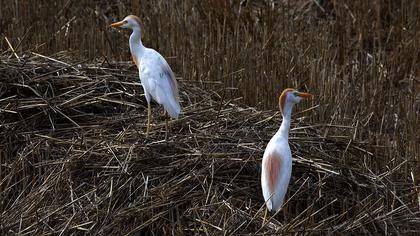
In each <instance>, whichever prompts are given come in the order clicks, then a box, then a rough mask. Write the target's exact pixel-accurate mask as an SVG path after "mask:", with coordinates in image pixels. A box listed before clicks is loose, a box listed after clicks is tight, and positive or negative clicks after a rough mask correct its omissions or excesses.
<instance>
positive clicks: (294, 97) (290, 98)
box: [279, 88, 313, 114]
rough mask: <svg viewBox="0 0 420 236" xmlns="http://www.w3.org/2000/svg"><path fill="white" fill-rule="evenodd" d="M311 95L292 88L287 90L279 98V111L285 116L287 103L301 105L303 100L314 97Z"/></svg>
mask: <svg viewBox="0 0 420 236" xmlns="http://www.w3.org/2000/svg"><path fill="white" fill-rule="evenodd" d="M312 96H313V95H312V94H310V93H304V92H299V91H297V90H295V89H292V88H286V89H284V90H283V92H282V93H281V94H280V96H279V109H280V112H281V113H282V114H283V111H284V106H285V104H286V102H292V103H293V104H296V103H299V102H300V100H301V99H302V98H308V97H312Z"/></svg>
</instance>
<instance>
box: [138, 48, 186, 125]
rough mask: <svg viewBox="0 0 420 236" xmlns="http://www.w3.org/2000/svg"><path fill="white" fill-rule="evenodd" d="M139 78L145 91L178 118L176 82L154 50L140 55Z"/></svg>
mask: <svg viewBox="0 0 420 236" xmlns="http://www.w3.org/2000/svg"><path fill="white" fill-rule="evenodd" d="M140 79H141V80H142V83H143V84H144V86H145V90H147V93H149V94H150V95H151V96H152V97H153V99H154V100H156V102H158V103H159V104H162V105H163V106H164V108H165V110H166V111H167V112H168V113H169V115H170V116H171V117H172V118H178V115H179V114H180V113H181V106H180V105H179V99H178V84H177V82H176V79H175V76H174V74H173V72H172V70H171V68H170V67H169V65H168V63H167V62H166V60H165V59H164V58H163V57H162V56H161V55H160V54H159V53H158V52H156V51H155V50H150V51H149V52H148V53H147V54H146V55H145V56H143V57H142V60H141V62H140Z"/></svg>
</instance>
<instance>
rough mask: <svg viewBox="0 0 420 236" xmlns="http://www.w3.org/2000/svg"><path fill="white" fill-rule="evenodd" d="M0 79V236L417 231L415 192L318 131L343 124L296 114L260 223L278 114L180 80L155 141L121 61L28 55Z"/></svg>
mask: <svg viewBox="0 0 420 236" xmlns="http://www.w3.org/2000/svg"><path fill="white" fill-rule="evenodd" d="M0 77H1V80H2V81H1V99H0V109H1V110H0V111H1V117H2V118H1V150H2V151H1V159H0V160H1V167H0V168H1V169H0V170H1V171H0V177H1V179H0V190H1V195H0V201H1V204H0V209H1V232H3V233H4V234H20V235H34V234H51V233H52V234H69V233H77V234H79V233H89V234H97V233H100V234H103V235H109V234H118V235H125V234H130V233H131V234H139V233H148V234H151V235H161V234H176V235H179V234H210V235H213V234H222V233H229V234H247V233H252V234H254V233H261V234H262V233H275V232H283V233H296V232H307V233H315V234H319V233H331V234H339V233H367V232H370V233H375V232H379V233H381V234H383V233H395V232H400V233H409V232H412V233H413V232H415V231H416V230H418V224H419V214H418V211H416V210H415V208H414V207H413V206H414V203H410V202H409V201H408V200H407V199H411V197H412V196H411V194H412V192H413V191H412V190H410V189H407V186H405V185H404V183H402V182H401V183H393V182H389V181H388V180H387V178H386V176H377V175H375V173H373V172H372V171H371V170H369V169H367V168H366V167H365V165H364V163H365V162H367V161H369V158H370V157H371V156H372V154H371V153H370V152H369V151H368V150H365V149H364V148H363V145H361V144H358V143H357V141H355V140H352V138H351V137H325V135H324V134H325V132H324V131H325V129H346V127H335V126H333V125H329V126H326V125H312V126H309V125H307V124H305V123H304V122H303V121H302V120H303V119H295V120H294V122H293V129H292V130H291V134H290V135H291V138H290V142H291V147H292V152H293V158H294V160H293V164H294V166H293V168H294V169H293V177H292V180H291V185H290V188H289V192H288V195H287V203H286V206H285V207H284V209H283V210H282V211H281V212H279V213H278V214H277V215H275V216H273V214H267V220H266V221H264V213H265V212H264V211H265V208H264V200H263V198H262V194H261V188H260V162H261V158H262V154H263V151H264V148H265V146H266V144H267V142H268V141H269V139H270V137H271V136H272V135H273V134H274V133H275V131H276V130H277V129H278V127H279V125H280V122H281V119H280V117H279V115H278V114H277V113H276V114H275V113H273V112H261V111H257V110H255V109H253V108H245V107H241V106H238V105H235V104H234V103H232V102H231V101H226V100H222V99H221V98H220V96H218V95H217V93H215V92H210V91H207V90H204V89H200V88H197V87H195V86H193V85H191V83H189V82H181V83H180V90H181V93H180V96H181V101H182V106H183V115H182V116H181V118H180V119H179V120H177V121H172V122H171V124H170V127H169V132H168V134H167V139H166V140H165V120H164V116H163V115H162V113H163V110H162V108H161V107H160V106H157V105H153V117H154V118H153V121H152V123H153V124H154V126H153V128H152V133H151V135H150V137H149V138H146V137H145V129H146V128H145V124H146V117H147V112H146V110H147V109H146V108H145V106H146V103H145V99H144V96H143V95H142V88H141V86H140V84H139V83H138V76H137V73H136V70H135V69H133V68H132V67H130V66H129V65H128V64H113V65H109V64H108V63H102V64H100V63H98V64H85V63H71V62H69V60H68V59H67V58H66V57H65V56H63V55H61V56H60V55H57V56H56V57H55V58H47V57H43V56H41V55H37V54H32V55H31V56H30V57H26V58H20V61H18V60H17V59H10V58H6V57H3V58H1V63H0ZM305 114H309V113H305ZM391 171H392V170H391ZM391 171H390V172H391ZM408 195H410V196H408Z"/></svg>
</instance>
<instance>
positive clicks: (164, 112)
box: [163, 110, 169, 140]
mask: <svg viewBox="0 0 420 236" xmlns="http://www.w3.org/2000/svg"><path fill="white" fill-rule="evenodd" d="M166 114H167V113H166V111H165V110H163V115H164V116H165V140H167V139H168V128H169V124H168V116H167V115H166Z"/></svg>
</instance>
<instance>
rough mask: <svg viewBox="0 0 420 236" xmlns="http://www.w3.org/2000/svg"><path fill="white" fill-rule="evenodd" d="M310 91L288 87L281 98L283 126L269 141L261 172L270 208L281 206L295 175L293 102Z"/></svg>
mask: <svg viewBox="0 0 420 236" xmlns="http://www.w3.org/2000/svg"><path fill="white" fill-rule="evenodd" d="M311 96H312V95H311V94H309V93H303V92H298V91H296V90H294V89H291V88H287V89H285V90H284V91H283V92H282V93H281V95H280V97H279V108H280V111H281V113H282V115H283V121H282V123H281V126H280V129H279V130H278V131H277V133H276V134H275V135H274V136H273V137H272V138H271V140H270V142H269V143H268V145H267V147H266V149H265V152H264V156H263V160H262V172H261V187H262V192H263V196H264V200H265V202H266V205H267V208H268V210H270V211H274V212H276V211H278V210H280V209H281V207H282V205H283V201H284V196H285V195H286V192H287V187H288V185H289V181H290V176H291V175H292V152H291V151H290V146H289V129H290V122H291V116H292V109H293V105H295V104H297V103H299V102H300V100H301V99H302V98H307V97H311Z"/></svg>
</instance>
